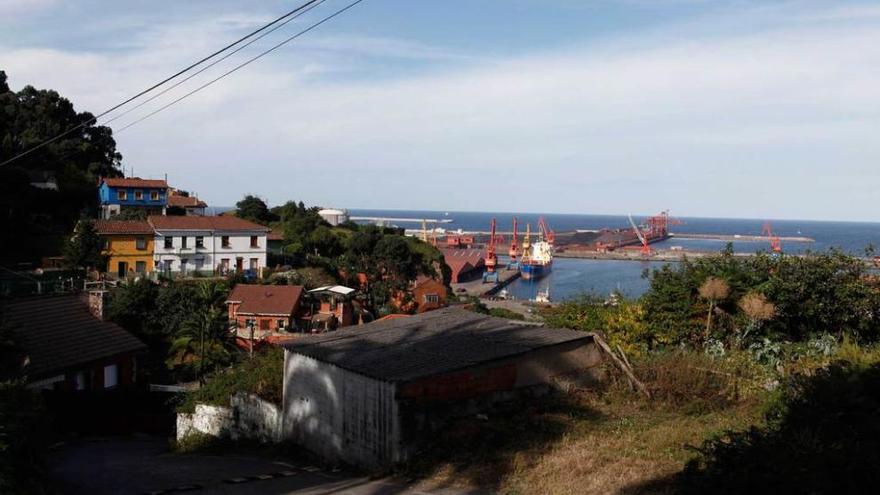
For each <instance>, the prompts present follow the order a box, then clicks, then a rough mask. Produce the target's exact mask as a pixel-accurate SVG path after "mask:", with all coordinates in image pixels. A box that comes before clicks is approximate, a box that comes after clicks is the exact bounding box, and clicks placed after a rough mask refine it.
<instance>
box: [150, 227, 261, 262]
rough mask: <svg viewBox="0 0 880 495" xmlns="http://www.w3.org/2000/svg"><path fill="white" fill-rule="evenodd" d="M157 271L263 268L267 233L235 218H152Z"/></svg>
mask: <svg viewBox="0 0 880 495" xmlns="http://www.w3.org/2000/svg"><path fill="white" fill-rule="evenodd" d="M148 221H149V223H150V225H152V227H153V229H154V230H155V236H156V237H155V242H154V249H153V253H154V254H153V257H154V261H155V262H156V270H157V271H160V272H165V273H191V272H195V271H197V272H201V273H204V274H225V273H230V272H241V271H245V270H252V271H253V272H255V273H258V272H259V270H260V269H262V268H263V267H265V266H266V244H267V242H266V235H267V234H268V233H269V229H268V228H267V227H264V226H262V225H259V224H256V223H253V222H248V221H247V220H242V219H240V218H237V217H232V216H220V217H194V216H151V217H149V219H148Z"/></svg>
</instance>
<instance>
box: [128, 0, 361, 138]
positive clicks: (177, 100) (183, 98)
mask: <svg viewBox="0 0 880 495" xmlns="http://www.w3.org/2000/svg"><path fill="white" fill-rule="evenodd" d="M363 1H364V0H355V1H354V2H351V3H350V4H348V5H346V6H345V7H343V8H341V9H339V10H337V11H336V12H334V13H332V14H330V15H328V16H327V17H325V18H323V19H321V20H320V21H318V22H316V23H314V24H312V25H311V26H309V27H307V28H306V29H303V30H302V31H300V32H298V33H296V34H294V35H293V36H291V37H289V38H287V39H285V40H283V41H281V42H280V43H278V44H277V45H274V46H272V47H271V48H269V49H267V50H265V51H263V52H261V53H259V54H257V55H256V56H254V57H252V58H250V59H248V60H246V61H244V62H242V63H241V64H239V65H237V66H235V67H234V68H232V69H230V70H229V71H227V72H224V73H223V74H221V75H219V76H217V77H216V78H214V79H211V80H210V81H208V82H206V83H205V84H203V85H201V86H199V87H198V88H195V89H193V90H192V91H190V92H188V93H186V94H184V95H183V96H181V97H179V98H177V99H175V100H172V101H170V102H169V103H166V104H165V105H163V106H161V107H159V108H157V109H156V110H153V111H152V112H150V113H148V114H146V115H144V116H143V117H141V118H139V119H137V120H135V121H133V122H131V123H129V124H127V125H125V126H124V127H122V128H120V129H119V130H118V131H116V133H117V134H118V133H120V132H122V131H124V130H126V129H128V128H130V127H132V126H134V125H136V124H138V123H140V122H143V121H144V120H147V119H148V118H150V117H152V116H153V115H156V114H157V113H159V112H161V111H163V110H165V109H166V108H168V107H170V106H172V105H175V104H177V103H179V102H181V101H183V100H185V99H186V98H189V97H190V96H192V95H194V94H196V93H198V92H199V91H201V90H203V89H205V88H207V87H208V86H211V85H212V84H214V83H216V82H217V81H219V80H221V79H223V78H225V77H226V76H228V75H230V74H232V73H233V72H236V71H238V70H240V69H243V68H244V67H247V66H248V65H250V64H251V63H253V62H256V61H257V60H259V59H261V58H263V57H264V56H266V55H268V54H270V53H272V52H273V51H275V50H277V49H279V48H281V47H282V46H284V45H286V44H288V43H290V42H291V41H293V40H295V39H297V38H299V37H300V36H302V35H304V34H306V33H308V32H309V31H311V30H313V29H315V28H316V27H318V26H320V25H321V24H324V23H325V22H327V21H329V20H331V19H333V18H334V17H336V16H338V15H341V14H342V13H344V12H346V11H347V10H349V9H351V8H352V7H354V6H355V5H357V4H359V3H361V2H363Z"/></svg>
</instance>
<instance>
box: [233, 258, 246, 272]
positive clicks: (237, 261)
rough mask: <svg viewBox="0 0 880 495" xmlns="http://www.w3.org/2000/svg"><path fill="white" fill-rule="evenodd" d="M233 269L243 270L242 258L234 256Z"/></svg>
mask: <svg viewBox="0 0 880 495" xmlns="http://www.w3.org/2000/svg"><path fill="white" fill-rule="evenodd" d="M235 271H237V272H240V271H244V258H235Z"/></svg>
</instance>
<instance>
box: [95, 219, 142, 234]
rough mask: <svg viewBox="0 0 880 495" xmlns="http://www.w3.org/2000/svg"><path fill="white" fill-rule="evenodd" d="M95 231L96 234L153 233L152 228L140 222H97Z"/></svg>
mask: <svg viewBox="0 0 880 495" xmlns="http://www.w3.org/2000/svg"><path fill="white" fill-rule="evenodd" d="M95 231H96V232H97V233H98V234H103V235H108V234H147V235H151V234H152V233H153V227H152V226H150V224H148V223H147V222H145V221H140V220H97V221H96V222H95Z"/></svg>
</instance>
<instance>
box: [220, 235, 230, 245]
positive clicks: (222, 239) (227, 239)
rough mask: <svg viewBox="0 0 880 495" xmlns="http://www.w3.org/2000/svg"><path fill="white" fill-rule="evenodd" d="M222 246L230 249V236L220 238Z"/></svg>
mask: <svg viewBox="0 0 880 495" xmlns="http://www.w3.org/2000/svg"><path fill="white" fill-rule="evenodd" d="M220 245H221V246H223V247H225V248H228V247H229V236H228V235H224V236H223V237H221V238H220Z"/></svg>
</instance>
